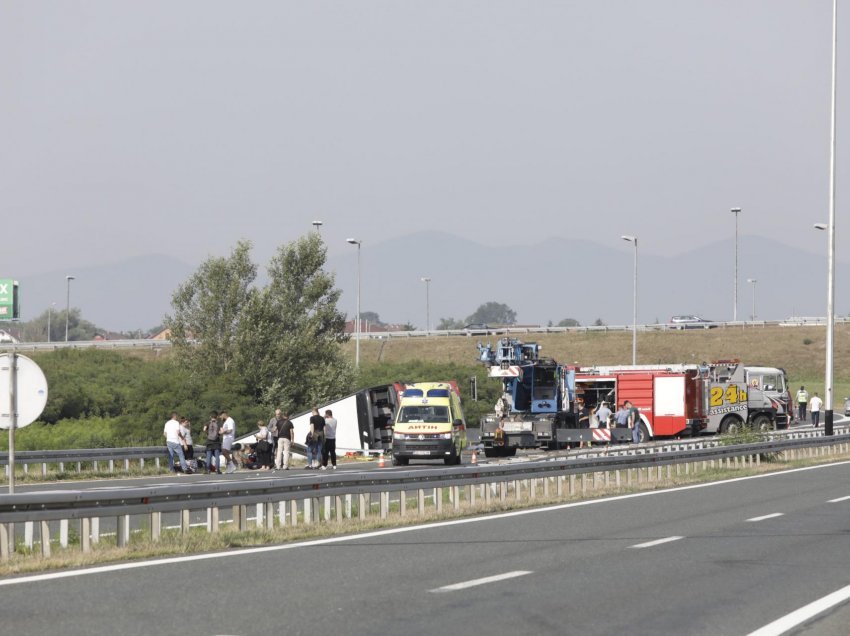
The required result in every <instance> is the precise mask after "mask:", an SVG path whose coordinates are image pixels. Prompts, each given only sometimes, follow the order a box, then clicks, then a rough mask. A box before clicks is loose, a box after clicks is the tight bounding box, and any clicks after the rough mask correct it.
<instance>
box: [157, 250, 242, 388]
mask: <svg viewBox="0 0 850 636" xmlns="http://www.w3.org/2000/svg"><path fill="white" fill-rule="evenodd" d="M250 252H251V243H250V242H249V241H239V243H237V244H236V247H235V248H234V249H233V251H232V252H231V254H230V256H229V257H227V258H223V257H218V258H216V257H212V258H209V259H207V260H206V261H205V262H204V263H203V264H201V267H200V268H199V269H198V271H197V272H195V273H194V274H193V275H192V276H191V277H190V278H189V280H188V281H186V282H185V283H183V284H182V285H180V286H179V287H178V288H177V290H176V291H175V292H174V294H173V296H172V299H171V306H172V309H173V310H174V314H173V315H170V316H166V318H165V325H166V326H167V327H168V328H170V329H171V341H172V343H173V345H174V349H175V351H176V352H177V355H178V356H179V358H180V360H181V362H182V363H183V364H185V365H186V366H187V367H188V368H189V369H191V370H192V371H193V372H195V373H196V374H199V375H215V374H219V373H227V372H228V371H230V370H231V368H232V366H233V361H234V359H235V358H236V355H237V330H238V329H239V324H240V322H241V321H242V318H243V314H244V311H245V308H246V307H247V306H248V305H249V304H250V303H251V301H252V299H253V298H254V296H255V294H256V292H255V290H253V289H252V288H251V284H252V283H253V282H254V279H255V278H256V276H257V266H256V265H255V264H254V263H252V262H251V258H250Z"/></svg>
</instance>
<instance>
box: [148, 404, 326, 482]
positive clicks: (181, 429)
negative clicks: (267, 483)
mask: <svg viewBox="0 0 850 636" xmlns="http://www.w3.org/2000/svg"><path fill="white" fill-rule="evenodd" d="M257 428H258V430H257V432H256V433H255V434H254V439H255V440H256V442H255V443H254V444H250V445H248V444H245V445H243V447H241V448H240V445H239V444H236V445H235V446H234V442H235V440H236V422H235V421H234V420H233V418H232V417H230V414H229V413H228V412H227V411H221V412H220V413H218V412H216V411H212V412H211V413H210V419H209V421H208V422H207V423H206V424H205V425H204V427H203V435H204V443H205V448H206V467H207V472H208V473H210V474H212V473H217V474H221V472H222V470H221V468H220V466H221V463H222V462H221V457H222V456H223V457H224V472H227V473H233V472H235V471H236V470H237V465H238V466H241V467H244V468H256V469H259V470H289V468H290V463H291V460H292V445H293V444H294V443H295V425H294V424H293V423H292V420H291V419H290V418H289V413H288V412H283V411H282V410H281V409H275V412H274V415H273V416H272V418H271V419H270V420H269V421H268V423H266V422H265V421H263V420H260V421H258V422H257ZM336 430H337V420H336V418H335V417H334V416H333V412H332V411H331V410H330V409H327V410H326V411H325V415H324V416H322V415H319V410H318V409H316V408H314V409H313V412H312V415H311V417H310V432H309V433H308V434H307V439H306V440H305V443H306V446H307V466H306V467H307V468H308V469H321V470H326V469H327V467H328V463H329V462H330V464H331V467H332V468H334V469H335V468H336V462H337V456H336ZM163 434H164V435H165V442H166V447H167V448H168V468H169V470H171V471H172V472H179V473H181V474H184V475H191V474H192V473H193V472H195V470H197V463H196V462H195V461H194V459H193V454H194V449H193V445H192V431H191V423H190V422H189V420H188V418H185V417H183V418H181V417H179V416H178V414H177V413H176V412H175V413H172V414H171V417H170V419H169V420H168V421H167V422H166V423H165V427H164V429H163ZM252 451H253V452H252ZM178 462H179V468H178Z"/></svg>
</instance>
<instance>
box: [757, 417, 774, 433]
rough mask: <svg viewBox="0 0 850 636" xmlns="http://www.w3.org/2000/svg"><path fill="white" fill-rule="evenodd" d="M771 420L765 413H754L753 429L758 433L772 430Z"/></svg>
mask: <svg viewBox="0 0 850 636" xmlns="http://www.w3.org/2000/svg"><path fill="white" fill-rule="evenodd" d="M773 428H774V427H773V422H771V421H770V418H769V417H768V416H767V415H756V417H755V418H754V419H753V430H754V431H758V432H759V433H767V432H768V431H772V430H773Z"/></svg>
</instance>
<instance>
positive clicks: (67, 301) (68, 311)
mask: <svg viewBox="0 0 850 636" xmlns="http://www.w3.org/2000/svg"><path fill="white" fill-rule="evenodd" d="M72 280H74V277H73V276H66V277H65V287H66V289H67V291H66V294H65V342H68V317H69V316H70V315H71V281H72Z"/></svg>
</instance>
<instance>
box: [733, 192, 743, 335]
mask: <svg viewBox="0 0 850 636" xmlns="http://www.w3.org/2000/svg"><path fill="white" fill-rule="evenodd" d="M740 213H741V208H732V214H734V215H735V302H734V304H733V305H732V322H738V215H739V214H740Z"/></svg>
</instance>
